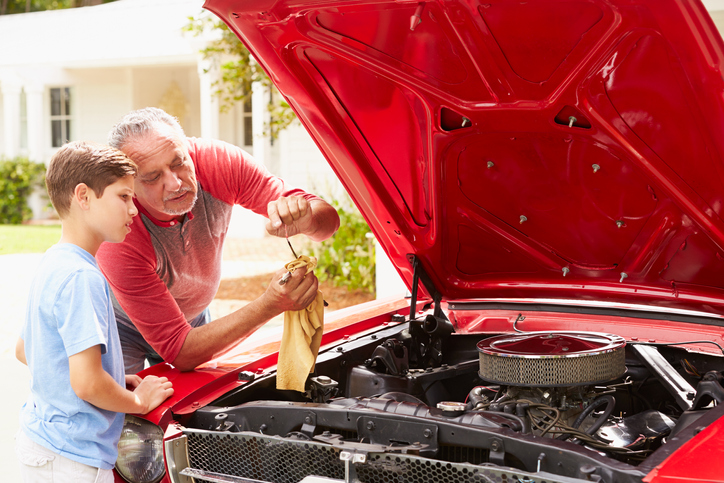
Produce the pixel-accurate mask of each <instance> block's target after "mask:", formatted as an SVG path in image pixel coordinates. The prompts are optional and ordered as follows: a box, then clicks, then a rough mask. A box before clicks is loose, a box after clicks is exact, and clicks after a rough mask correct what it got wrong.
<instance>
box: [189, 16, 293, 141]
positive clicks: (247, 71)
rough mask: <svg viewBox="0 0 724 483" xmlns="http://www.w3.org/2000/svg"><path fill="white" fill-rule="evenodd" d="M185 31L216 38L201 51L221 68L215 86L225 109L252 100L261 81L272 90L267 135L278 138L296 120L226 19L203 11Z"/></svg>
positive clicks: (193, 18) (268, 107) (221, 107)
mask: <svg viewBox="0 0 724 483" xmlns="http://www.w3.org/2000/svg"><path fill="white" fill-rule="evenodd" d="M185 30H186V31H187V32H190V33H191V34H193V35H197V36H198V35H203V34H205V35H208V36H209V37H210V38H212V39H213V40H211V41H210V42H208V43H207V45H206V47H205V48H203V49H202V50H201V54H202V55H203V57H204V59H207V60H210V61H211V62H213V63H214V64H215V66H217V67H218V68H219V73H220V76H219V79H218V80H217V81H215V83H214V88H215V89H216V91H215V94H216V95H217V96H218V97H219V99H220V109H221V111H223V112H226V111H228V110H229V109H230V108H231V107H233V106H234V104H235V103H237V102H244V103H245V102H249V101H250V100H251V86H252V84H253V83H254V82H259V83H260V84H261V85H263V86H265V87H267V88H269V89H270V90H271V92H272V95H271V96H270V101H269V103H268V104H267V109H268V110H269V114H270V121H269V123H268V124H267V125H266V128H265V132H264V134H265V135H266V134H268V135H269V136H271V138H272V139H276V138H277V136H278V135H279V132H280V131H282V130H283V129H285V128H286V127H287V126H289V125H290V124H291V123H292V122H293V121H294V120H295V119H296V116H295V115H294V111H292V109H291V107H289V104H288V103H287V102H286V101H285V100H284V98H283V97H282V96H281V95H280V94H279V92H278V91H277V90H276V88H275V87H274V85H273V84H272V82H271V80H269V77H268V76H267V75H266V73H265V72H264V70H263V69H262V68H261V66H260V65H259V64H257V63H256V62H255V61H254V58H253V57H252V55H251V54H250V53H249V51H248V50H247V48H246V47H245V46H244V44H242V43H241V42H240V41H239V39H238V38H237V37H236V35H235V34H234V33H233V32H232V31H231V30H230V29H229V27H227V25H226V24H225V23H224V22H222V21H221V20H219V19H217V18H216V17H213V18H212V17H210V16H209V15H208V14H205V13H201V14H199V15H198V16H196V17H190V18H189V23H188V24H187V25H186V27H185Z"/></svg>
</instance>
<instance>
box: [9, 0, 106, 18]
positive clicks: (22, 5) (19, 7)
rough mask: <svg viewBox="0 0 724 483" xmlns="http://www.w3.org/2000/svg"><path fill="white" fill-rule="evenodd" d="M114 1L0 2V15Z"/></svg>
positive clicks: (11, 0)
mask: <svg viewBox="0 0 724 483" xmlns="http://www.w3.org/2000/svg"><path fill="white" fill-rule="evenodd" d="M112 1H114V0H0V15H9V14H13V13H28V12H40V11H43V10H60V9H63V8H74V7H88V6H91V5H100V4H101V3H109V2H112Z"/></svg>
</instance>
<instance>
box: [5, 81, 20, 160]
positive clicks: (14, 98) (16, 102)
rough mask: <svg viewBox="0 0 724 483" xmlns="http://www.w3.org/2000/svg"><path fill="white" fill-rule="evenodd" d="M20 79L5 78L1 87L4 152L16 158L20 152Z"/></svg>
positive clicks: (6, 155)
mask: <svg viewBox="0 0 724 483" xmlns="http://www.w3.org/2000/svg"><path fill="white" fill-rule="evenodd" d="M21 87H22V86H21V84H20V81H19V79H13V78H3V79H2V81H0V89H1V90H2V95H3V121H4V130H3V135H4V140H5V142H4V144H5V146H4V148H3V150H2V151H3V152H2V154H3V155H5V157H7V158H14V157H15V156H17V155H18V154H19V153H20V92H21Z"/></svg>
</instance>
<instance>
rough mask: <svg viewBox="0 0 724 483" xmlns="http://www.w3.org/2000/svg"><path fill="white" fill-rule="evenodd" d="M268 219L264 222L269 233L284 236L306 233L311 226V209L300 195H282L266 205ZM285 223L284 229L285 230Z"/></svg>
mask: <svg viewBox="0 0 724 483" xmlns="http://www.w3.org/2000/svg"><path fill="white" fill-rule="evenodd" d="M266 211H267V216H268V217H269V219H268V220H267V222H266V231H267V233H269V234H270V235H274V236H279V237H284V236H286V235H287V234H288V235H289V236H291V235H296V234H297V233H307V232H309V231H310V230H311V229H312V228H313V217H312V211H311V209H310V207H309V202H308V201H307V200H306V199H305V198H303V197H301V196H290V197H288V198H286V197H284V196H282V197H281V198H279V199H278V200H276V201H270V202H269V204H268V205H267V207H266ZM285 225H286V231H285Z"/></svg>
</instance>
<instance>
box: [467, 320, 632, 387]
mask: <svg viewBox="0 0 724 483" xmlns="http://www.w3.org/2000/svg"><path fill="white" fill-rule="evenodd" d="M625 346H626V341H625V340H624V339H623V337H620V336H617V335H612V334H602V333H597V332H524V333H518V334H508V335H500V336H495V337H490V338H488V339H484V340H482V341H480V342H478V344H477V347H478V353H479V357H480V372H479V374H480V377H481V378H483V379H484V380H486V381H490V382H495V383H498V384H502V385H508V386H533V387H561V386H578V385H588V384H597V383H603V382H608V381H611V380H613V379H616V378H617V377H620V376H621V375H622V374H623V373H624V372H625V371H626V360H625V354H624V348H625Z"/></svg>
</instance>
